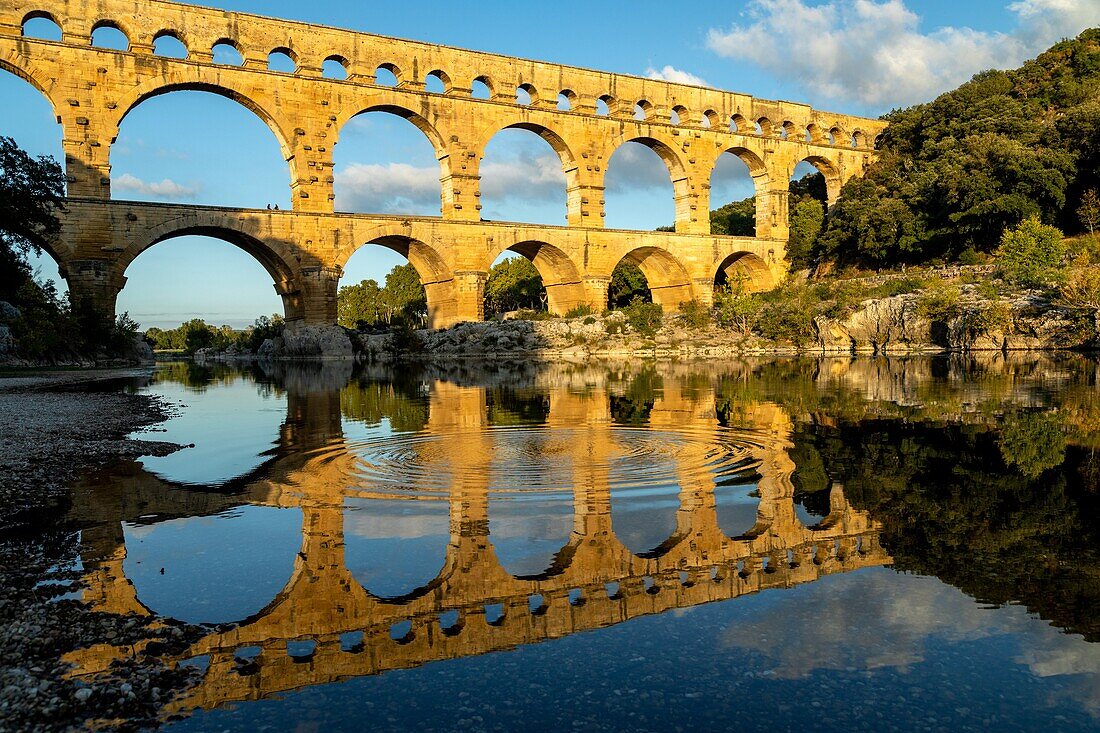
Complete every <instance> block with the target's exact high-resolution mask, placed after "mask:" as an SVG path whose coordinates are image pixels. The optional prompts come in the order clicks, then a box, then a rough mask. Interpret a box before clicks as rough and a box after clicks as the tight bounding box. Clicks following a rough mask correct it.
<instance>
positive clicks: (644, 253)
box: [615, 247, 693, 310]
mask: <svg viewBox="0 0 1100 733" xmlns="http://www.w3.org/2000/svg"><path fill="white" fill-rule="evenodd" d="M619 262H629V263H630V264H632V265H636V266H637V267H638V269H639V270H641V271H642V274H643V275H645V279H646V281H647V283H648V285H649V292H650V293H651V295H652V297H653V302H654V303H657V304H658V305H660V306H661V307H662V308H664V309H666V310H669V309H675V308H676V307H677V306H679V305H680V304H681V303H686V302H688V301H689V300H691V299H692V297H693V292H692V287H691V278H690V276H689V275H688V272H687V269H686V268H685V267H684V266H683V264H682V263H681V262H680V260H678V259H677V258H676V257H674V256H673V255H672V254H671V253H669V252H668V251H666V250H664V249H661V248H659V247H638V248H636V249H632V250H630V251H629V252H627V253H626V254H624V255H622V256H621V257H620V258H619V259H618V261H616V262H615V265H616V266H617V265H618V264H619Z"/></svg>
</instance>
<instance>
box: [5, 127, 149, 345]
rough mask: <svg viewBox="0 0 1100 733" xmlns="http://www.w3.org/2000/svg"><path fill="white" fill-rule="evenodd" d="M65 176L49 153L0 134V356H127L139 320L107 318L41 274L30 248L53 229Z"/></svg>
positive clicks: (56, 224) (56, 227)
mask: <svg viewBox="0 0 1100 733" xmlns="http://www.w3.org/2000/svg"><path fill="white" fill-rule="evenodd" d="M64 193H65V179H64V175H63V174H62V172H61V167H60V166H59V165H58V164H57V162H56V161H54V160H53V159H52V158H48V157H39V158H34V157H31V156H30V155H28V154H27V153H26V152H25V151H23V150H22V149H20V148H19V147H18V146H17V145H16V144H15V141H14V140H12V139H11V138H7V137H0V359H3V360H9V359H15V360H19V361H29V362H42V363H64V362H83V361H88V360H98V359H112V358H125V357H127V356H128V355H129V354H130V352H132V350H133V347H134V339H135V337H136V335H137V329H138V324H136V323H134V321H133V320H131V319H130V317H129V316H128V315H126V314H122V315H120V316H118V317H117V318H104V317H102V316H101V315H99V314H98V313H97V312H96V311H95V309H93V308H92V307H91V305H90V304H89V303H85V302H73V301H72V299H71V298H70V297H69V296H68V294H65V295H61V294H59V293H58V291H57V288H56V286H55V285H54V284H53V283H52V282H50V281H47V280H43V279H41V278H39V277H38V276H37V275H36V273H35V272H34V270H33V269H32V267H31V264H30V259H29V258H30V255H32V254H39V253H41V251H42V247H43V245H44V243H45V242H47V241H49V240H50V239H52V238H54V237H56V236H57V234H58V232H59V230H60V226H61V225H60V222H59V221H58V218H57V212H58V211H60V210H61V209H62V207H63V197H64Z"/></svg>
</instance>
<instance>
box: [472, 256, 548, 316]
mask: <svg viewBox="0 0 1100 733" xmlns="http://www.w3.org/2000/svg"><path fill="white" fill-rule="evenodd" d="M545 309H546V288H544V287H543V286H542V276H541V275H539V271H538V270H536V269H535V266H534V265H533V264H531V261H530V260H528V259H526V258H525V257H510V258H508V259H506V260H501V261H500V262H498V263H497V264H495V265H493V266H492V267H491V268H489V279H488V281H487V282H486V283H485V314H486V315H487V316H492V315H499V314H501V313H508V312H510V311H518V310H533V311H537V310H545Z"/></svg>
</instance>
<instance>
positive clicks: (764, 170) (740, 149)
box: [707, 145, 771, 236]
mask: <svg viewBox="0 0 1100 733" xmlns="http://www.w3.org/2000/svg"><path fill="white" fill-rule="evenodd" d="M726 153H729V154H730V155H734V156H736V157H737V158H738V159H739V160H740V161H741V162H742V163H744V164H745V167H747V168H748V169H749V175H750V176H751V177H752V185H753V192H754V195H755V196H756V221H757V228H756V234H757V235H758V236H759V234H760V228H759V227H760V224H759V222H760V221H762V220H763V218H764V217H765V216H766V209H767V201H768V191H769V190H770V189H771V176H770V175H769V174H768V166H767V165H766V164H765V163H764V158H763V156H762V155H761V154H760V153H758V152H756V151H754V150H751V149H749V148H746V147H744V146H741V145H731V146H728V147H723V148H720V149H718V150H717V155H715V157H714V162H713V163H711V166H710V176H709V177H708V178H707V183H708V185H709V184H710V182H711V180H712V179H713V178H714V170H715V168H717V167H718V161H720V160H721V159H722V156H723V155H725V154H726ZM719 205H721V203H720V202H717V201H711V202H710V208H712V209H714V208H717V207H718V206H719ZM707 231H710V230H709V229H708V230H707Z"/></svg>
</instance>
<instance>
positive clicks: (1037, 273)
mask: <svg viewBox="0 0 1100 733" xmlns="http://www.w3.org/2000/svg"><path fill="white" fill-rule="evenodd" d="M1066 254H1067V252H1066V244H1065V242H1064V241H1063V239H1062V232H1060V231H1058V230H1057V229H1055V228H1054V227H1052V226H1047V225H1046V224H1043V223H1042V222H1041V221H1039V217H1037V216H1032V217H1028V218H1027V219H1025V220H1024V221H1023V222H1022V223H1021V224H1020V225H1019V226H1018V227H1016V228H1015V229H1006V230H1005V232H1004V234H1003V235H1001V246H1000V248H999V249H998V250H997V265H998V268H999V270H1000V272H1001V276H1002V277H1004V279H1005V280H1007V281H1008V282H1010V283H1013V284H1014V285H1023V286H1025V287H1044V286H1049V285H1053V284H1056V283H1058V282H1061V280H1062V277H1063V273H1064V268H1065V258H1066Z"/></svg>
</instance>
